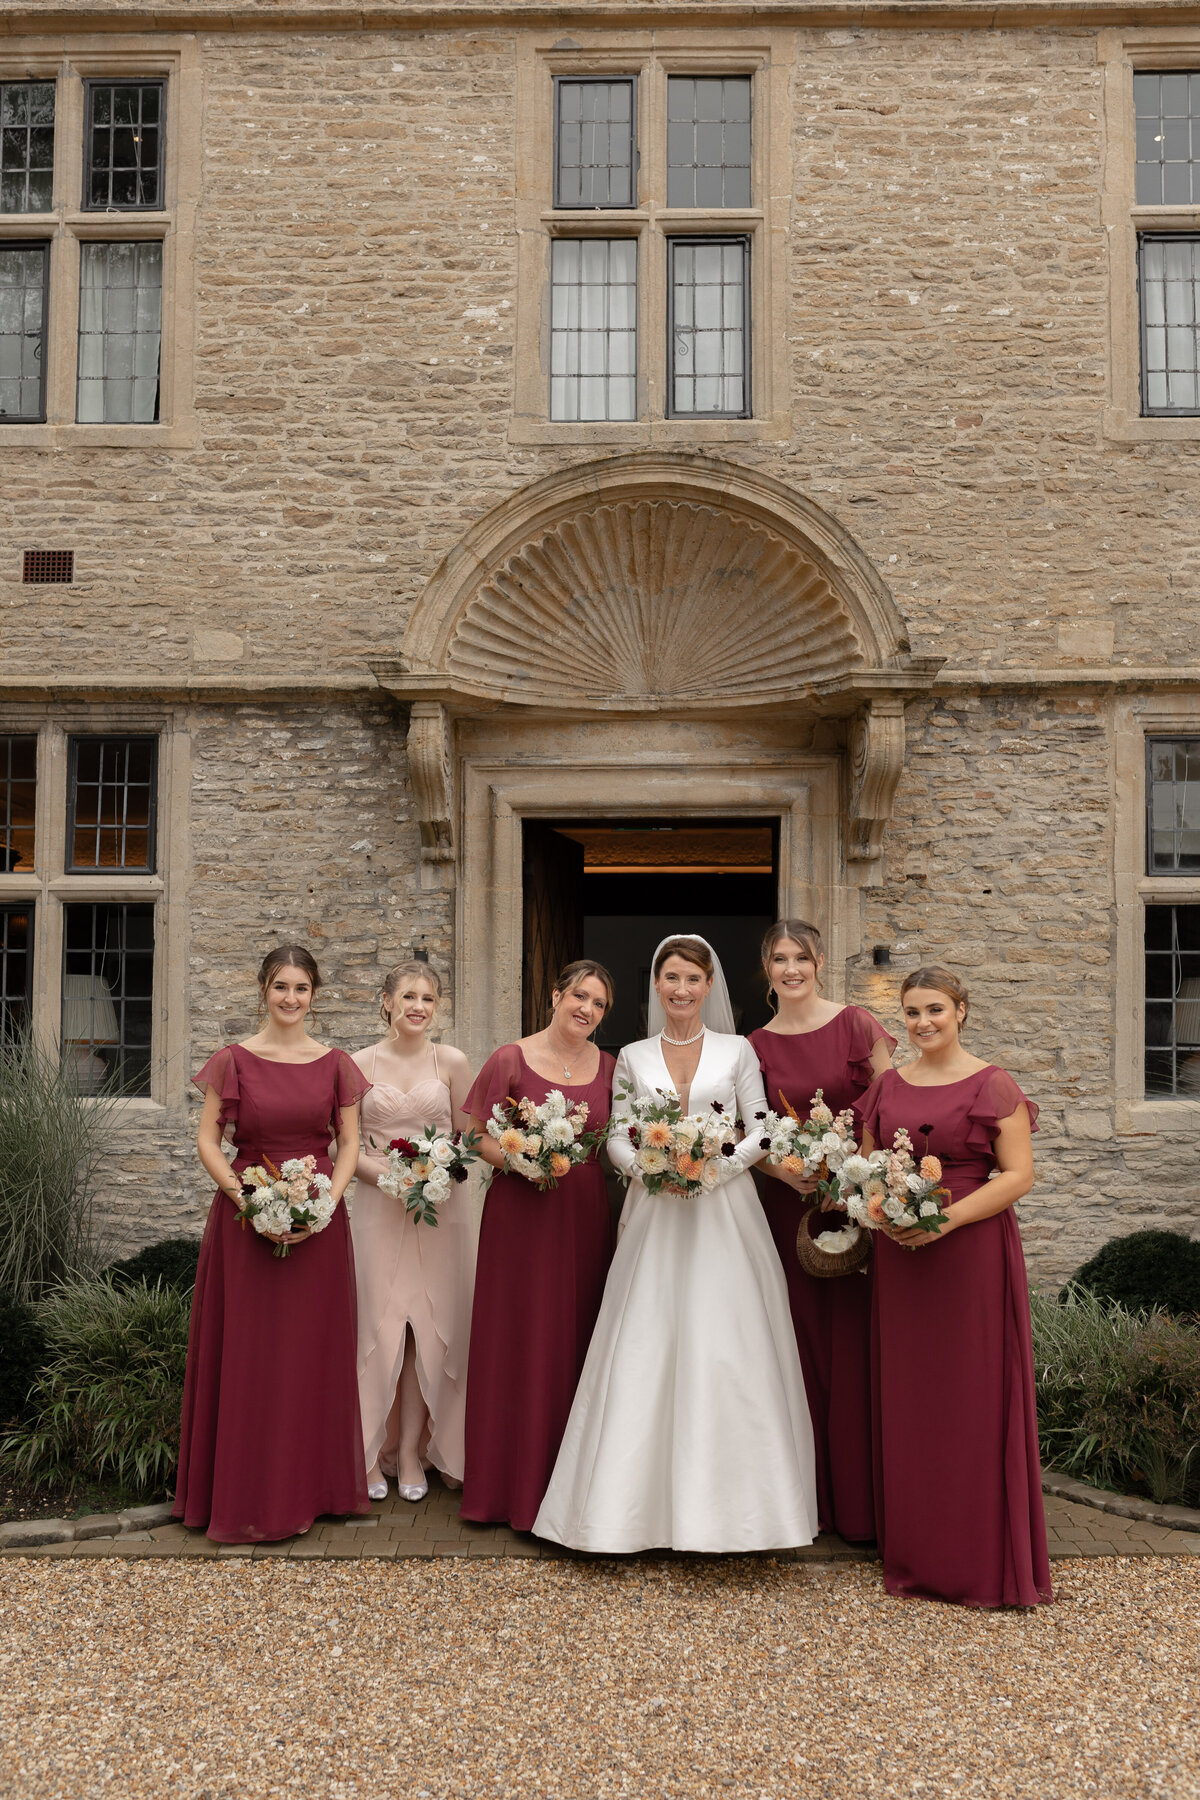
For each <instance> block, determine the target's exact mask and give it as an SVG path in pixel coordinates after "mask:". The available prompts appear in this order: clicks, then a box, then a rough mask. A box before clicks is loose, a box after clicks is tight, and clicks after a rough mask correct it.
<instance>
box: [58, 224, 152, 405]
mask: <svg viewBox="0 0 1200 1800" xmlns="http://www.w3.org/2000/svg"><path fill="white" fill-rule="evenodd" d="M81 249H82V256H81V260H80V273H79V390H78V401H77V407H76V417H77V418H78V419H79V420H80V421H82V422H84V423H89V422H90V423H103V424H112V425H152V424H153V423H154V421H155V420H156V419H157V417H158V379H159V359H160V355H161V348H162V245H161V244H160V243H148V244H84V245H82V246H81Z"/></svg>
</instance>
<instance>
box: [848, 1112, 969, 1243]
mask: <svg viewBox="0 0 1200 1800" xmlns="http://www.w3.org/2000/svg"><path fill="white" fill-rule="evenodd" d="M838 1197H839V1199H840V1200H841V1201H842V1203H843V1204H844V1206H845V1208H846V1211H847V1213H848V1214H849V1216H850V1217H851V1218H852V1219H853V1220H854V1221H855V1223H856V1224H858V1225H865V1226H866V1228H867V1230H868V1231H882V1230H885V1229H886V1228H887V1227H888V1226H889V1225H890V1226H894V1227H895V1228H896V1229H897V1230H900V1231H907V1230H910V1229H911V1228H912V1227H913V1226H916V1227H917V1229H918V1230H920V1231H937V1230H939V1229H940V1228H941V1226H943V1225H944V1224H945V1222H946V1214H945V1212H944V1211H943V1205H942V1203H943V1202H944V1201H947V1200H949V1198H950V1191H949V1189H948V1188H946V1187H944V1186H943V1185H942V1165H941V1163H940V1162H939V1161H938V1159H937V1157H936V1156H923V1157H922V1158H921V1160H920V1162H918V1161H917V1159H916V1157H915V1156H914V1155H913V1147H912V1139H911V1138H910V1137H909V1135H908V1133H907V1131H905V1130H904V1129H903V1128H901V1129H900V1130H899V1131H898V1132H897V1133H896V1135H895V1137H894V1138H893V1139H892V1148H891V1149H890V1150H872V1151H871V1154H870V1155H869V1156H862V1155H860V1154H855V1155H853V1156H848V1157H847V1158H846V1160H845V1162H844V1163H843V1164H842V1168H841V1173H840V1175H839V1176H838Z"/></svg>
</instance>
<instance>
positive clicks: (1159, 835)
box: [1146, 738, 1200, 875]
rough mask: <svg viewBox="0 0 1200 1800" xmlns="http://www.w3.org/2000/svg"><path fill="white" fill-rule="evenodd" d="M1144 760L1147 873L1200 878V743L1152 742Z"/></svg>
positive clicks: (1188, 740)
mask: <svg viewBox="0 0 1200 1800" xmlns="http://www.w3.org/2000/svg"><path fill="white" fill-rule="evenodd" d="M1146 757H1147V768H1146V810H1147V819H1146V868H1147V872H1148V873H1149V874H1151V875H1191V874H1200V738H1150V739H1149V740H1148V742H1147V745H1146Z"/></svg>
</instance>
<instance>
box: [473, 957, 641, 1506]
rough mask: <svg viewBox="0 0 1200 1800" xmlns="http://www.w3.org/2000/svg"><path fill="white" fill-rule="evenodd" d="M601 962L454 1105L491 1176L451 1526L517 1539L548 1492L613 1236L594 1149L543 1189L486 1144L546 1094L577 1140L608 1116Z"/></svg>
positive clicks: (608, 980)
mask: <svg viewBox="0 0 1200 1800" xmlns="http://www.w3.org/2000/svg"><path fill="white" fill-rule="evenodd" d="M612 1001H613V984H612V977H611V975H610V974H609V973H608V970H607V969H606V968H604V966H603V965H602V964H601V963H598V962H592V961H590V960H586V959H585V960H582V961H579V962H573V963H571V964H570V965H569V966H568V967H567V968H565V969H564V970H563V971H562V973H561V974H560V975H559V977H558V979H557V981H556V982H555V984H554V990H553V995H552V1002H551V1004H552V1012H551V1016H550V1021H549V1023H548V1025H547V1026H546V1028H545V1030H544V1031H538V1032H535V1033H534V1034H533V1035H532V1036H531V1037H526V1038H522V1039H521V1040H520V1041H519V1042H518V1043H515V1044H506V1045H505V1046H504V1047H503V1049H500V1050H497V1051H495V1052H494V1053H493V1054H492V1055H491V1056H490V1057H489V1058H488V1060H487V1062H486V1063H484V1065H483V1068H482V1069H481V1070H480V1072H479V1076H478V1079H477V1080H476V1082H475V1085H474V1087H473V1088H472V1089H471V1092H470V1093H469V1094H468V1096H467V1100H466V1108H467V1111H468V1112H469V1113H470V1114H471V1115H472V1117H473V1120H474V1124H475V1129H476V1131H477V1132H478V1133H479V1136H480V1147H481V1150H482V1154H483V1156H484V1157H485V1159H486V1160H487V1161H488V1162H489V1163H490V1164H491V1165H492V1167H493V1169H495V1170H496V1174H495V1175H494V1176H493V1177H492V1183H491V1186H490V1188H489V1189H488V1193H487V1198H486V1199H485V1201H484V1205H483V1220H482V1223H481V1225H480V1232H479V1253H478V1260H477V1263H476V1270H475V1305H474V1310H473V1312H472V1315H471V1351H470V1361H469V1366H468V1374H467V1430H466V1473H465V1476H464V1480H463V1497H462V1516H463V1518H464V1519H478V1520H487V1521H507V1522H508V1523H509V1524H510V1525H512V1526H514V1527H515V1528H516V1529H517V1530H518V1531H529V1530H530V1529H531V1528H532V1525H533V1521H534V1519H535V1518H536V1517H537V1512H538V1508H539V1506H540V1505H541V1503H542V1496H543V1494H544V1493H545V1491H546V1488H547V1486H548V1485H549V1481H550V1475H551V1471H552V1470H553V1468H554V1459H555V1457H556V1456H557V1455H558V1448H559V1444H560V1443H561V1441H562V1435H563V1432H564V1430H565V1429H566V1424H567V1416H568V1414H569V1413H570V1410H571V1401H572V1400H573V1398H574V1396H575V1389H576V1387H577V1385H578V1382H579V1374H580V1371H581V1369H582V1368H583V1359H584V1357H585V1356H586V1354H587V1347H588V1343H589V1341H590V1339H591V1335H592V1327H593V1326H594V1325H595V1323H596V1315H597V1313H598V1312H599V1310H600V1301H601V1299H602V1297H603V1294H604V1282H605V1277H606V1276H607V1274H608V1265H609V1262H610V1261H611V1260H612V1253H613V1243H614V1233H613V1223H612V1212H611V1210H610V1207H609V1204H608V1195H607V1191H606V1189H605V1185H604V1175H603V1173H602V1171H601V1169H600V1165H599V1163H598V1162H597V1160H596V1155H595V1152H593V1154H592V1155H591V1156H590V1157H589V1158H588V1160H587V1161H586V1162H584V1163H580V1164H578V1165H577V1166H576V1167H575V1168H573V1169H572V1170H571V1171H570V1173H569V1174H567V1175H564V1176H563V1177H562V1178H561V1179H560V1181H559V1183H558V1185H557V1187H555V1188H551V1189H547V1190H544V1191H543V1190H542V1189H540V1188H539V1187H538V1186H537V1185H536V1184H535V1183H534V1182H533V1181H530V1180H527V1179H526V1178H525V1176H523V1175H519V1174H517V1173H515V1172H511V1171H506V1170H505V1169H504V1166H503V1165H504V1158H503V1154H502V1152H501V1150H500V1147H499V1145H498V1144H497V1143H496V1140H495V1139H494V1138H492V1137H489V1136H488V1134H487V1122H488V1119H489V1118H490V1117H491V1113H492V1107H493V1106H494V1105H496V1104H497V1102H503V1101H504V1100H505V1099H507V1098H510V1097H511V1098H512V1099H513V1100H518V1101H519V1100H522V1099H524V1098H525V1097H526V1096H528V1097H529V1098H530V1099H531V1100H533V1101H534V1102H535V1103H536V1104H537V1105H539V1106H540V1105H541V1103H542V1102H543V1101H544V1100H545V1098H546V1096H547V1095H548V1094H549V1093H551V1092H552V1091H553V1090H554V1089H558V1091H559V1092H560V1093H562V1094H563V1095H564V1096H565V1097H566V1099H567V1100H568V1101H569V1102H570V1103H571V1105H572V1106H576V1105H578V1104H579V1103H580V1102H581V1101H582V1102H585V1103H586V1105H587V1109H588V1116H587V1122H586V1125H585V1127H584V1129H585V1131H587V1132H593V1131H598V1130H600V1129H601V1128H602V1127H603V1126H605V1125H606V1124H607V1123H608V1117H609V1113H610V1111H611V1109H612V1083H613V1069H614V1068H615V1066H616V1065H615V1063H614V1060H613V1058H612V1057H611V1056H609V1055H608V1054H607V1052H606V1051H603V1050H601V1049H599V1048H598V1046H597V1045H595V1044H593V1043H592V1041H591V1037H592V1033H593V1032H594V1031H595V1029H596V1027H597V1026H598V1025H599V1024H600V1022H601V1020H602V1019H603V1018H604V1015H605V1013H606V1012H607V1011H608V1009H609V1007H610V1006H611V1005H612Z"/></svg>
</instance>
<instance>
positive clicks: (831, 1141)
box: [820, 1131, 842, 1156]
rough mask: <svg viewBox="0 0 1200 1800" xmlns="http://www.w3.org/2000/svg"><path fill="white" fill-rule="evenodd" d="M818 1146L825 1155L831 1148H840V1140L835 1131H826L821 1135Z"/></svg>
mask: <svg viewBox="0 0 1200 1800" xmlns="http://www.w3.org/2000/svg"><path fill="white" fill-rule="evenodd" d="M820 1146H821V1149H822V1151H823V1152H824V1153H825V1155H826V1156H828V1155H829V1153H830V1151H831V1150H840V1149H841V1147H842V1140H841V1138H840V1137H839V1136H838V1134H837V1132H836V1131H826V1132H824V1133H823V1134H822V1136H821V1139H820Z"/></svg>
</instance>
